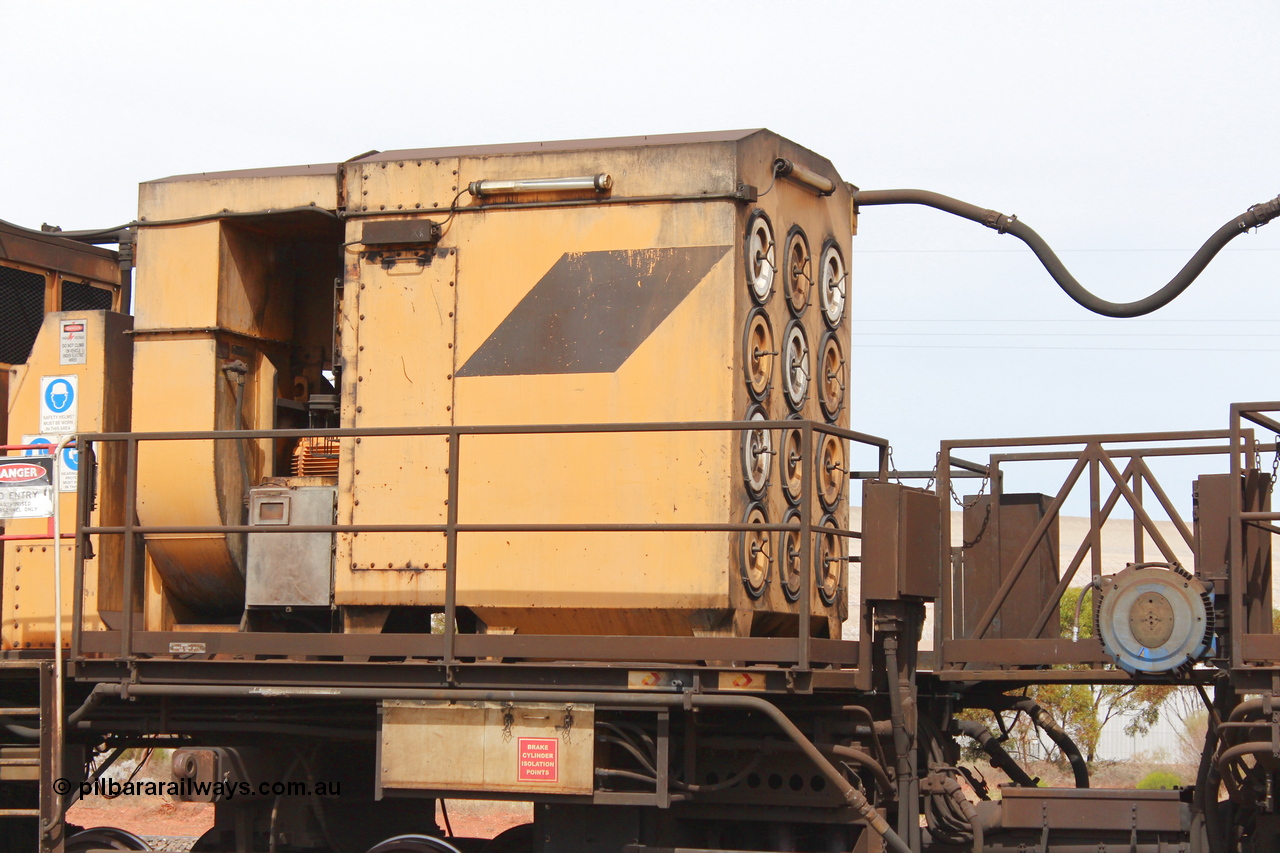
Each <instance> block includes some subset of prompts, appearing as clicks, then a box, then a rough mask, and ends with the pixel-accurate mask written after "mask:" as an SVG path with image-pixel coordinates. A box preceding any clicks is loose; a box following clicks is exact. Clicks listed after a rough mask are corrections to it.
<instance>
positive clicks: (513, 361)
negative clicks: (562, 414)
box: [458, 246, 730, 377]
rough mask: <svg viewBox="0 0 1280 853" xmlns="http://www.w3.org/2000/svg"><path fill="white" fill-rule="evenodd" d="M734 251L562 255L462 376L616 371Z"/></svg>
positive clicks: (461, 370) (469, 362) (725, 248)
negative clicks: (729, 253)
mask: <svg viewBox="0 0 1280 853" xmlns="http://www.w3.org/2000/svg"><path fill="white" fill-rule="evenodd" d="M729 248H730V247H729V246H689V247H680V248H669V249H635V250H626V251H623V250H613V251H604V252H581V253H572V254H569V253H566V254H564V255H561V256H560V259H559V260H558V261H556V263H555V264H554V265H553V266H552V267H551V269H550V270H548V271H547V273H546V274H545V275H544V276H543V277H542V279H541V280H539V281H538V283H537V284H535V285H534V286H533V289H531V290H530V291H529V292H528V293H527V294H526V295H525V297H524V298H523V299H521V300H520V302H519V303H517V304H516V306H515V308H513V309H512V310H511V313H510V314H508V315H507V317H506V319H504V320H503V321H502V322H501V323H500V324H499V325H498V328H497V329H495V330H494V332H493V334H491V335H490V336H489V337H488V339H487V340H485V342H484V343H483V344H481V345H480V348H479V349H477V350H476V351H475V353H474V354H472V356H471V357H470V358H469V359H467V361H466V363H465V364H463V366H462V367H461V368H459V369H458V376H460V377H461V376H521V375H530V374H551V373H613V372H614V371H616V370H617V369H618V368H619V367H621V366H622V363H623V362H625V361H626V360H627V359H628V358H629V357H630V356H631V354H632V353H633V352H635V351H636V349H637V348H639V346H640V345H641V344H642V343H644V342H645V340H647V339H648V337H649V335H651V334H653V332H654V330H655V329H657V328H658V326H660V325H661V324H662V321H664V320H665V319H667V317H668V316H670V314H671V312H672V311H674V310H675V309H676V307H677V306H679V305H680V303H681V302H683V301H684V298H685V297H686V296H688V295H689V294H690V293H691V292H693V289H694V287H696V286H697V284H698V282H700V281H702V279H703V278H704V277H705V276H706V275H707V273H708V272H709V271H710V270H711V268H712V267H713V266H715V264H716V263H717V262H718V261H719V260H720V259H721V258H723V257H724V256H725V254H726V253H728V251H729Z"/></svg>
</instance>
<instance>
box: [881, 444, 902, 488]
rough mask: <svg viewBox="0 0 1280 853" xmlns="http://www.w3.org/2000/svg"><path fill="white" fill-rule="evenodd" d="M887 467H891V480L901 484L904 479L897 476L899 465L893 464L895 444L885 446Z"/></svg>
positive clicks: (889, 475) (889, 474) (889, 476)
mask: <svg viewBox="0 0 1280 853" xmlns="http://www.w3.org/2000/svg"><path fill="white" fill-rule="evenodd" d="M885 467H886V468H888V469H889V473H888V478H889V482H891V483H897V484H898V485H899V486H901V485H902V479H901V478H900V477H897V476H895V475H896V474H897V473H898V466H897V465H894V464H893V445H892V444H890V445H887V446H886V447H885Z"/></svg>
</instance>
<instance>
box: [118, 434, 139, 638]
mask: <svg viewBox="0 0 1280 853" xmlns="http://www.w3.org/2000/svg"><path fill="white" fill-rule="evenodd" d="M137 490H138V439H137V437H136V436H130V437H129V438H127V439H126V440H125V457H124V525H123V526H124V555H123V558H122V562H123V563H124V565H123V566H122V567H121V569H122V572H121V573H122V574H123V575H124V578H123V580H124V584H123V588H122V589H121V592H120V620H121V621H120V656H121V657H122V658H124V659H125V660H128V659H129V658H131V657H133V587H134V581H135V580H136V579H135V578H134V574H135V572H134V563H135V562H137V553H136V552H137V542H135V541H134V540H135V535H134V532H133V529H134V527H135V523H134V519H135V518H136V516H137V511H138V501H137Z"/></svg>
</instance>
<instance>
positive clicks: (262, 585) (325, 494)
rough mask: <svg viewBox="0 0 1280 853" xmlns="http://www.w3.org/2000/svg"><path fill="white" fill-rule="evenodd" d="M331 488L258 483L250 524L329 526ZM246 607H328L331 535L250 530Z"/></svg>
mask: <svg viewBox="0 0 1280 853" xmlns="http://www.w3.org/2000/svg"><path fill="white" fill-rule="evenodd" d="M337 492H338V490H337V488H336V487H334V486H298V487H293V488H290V487H288V486H275V485H273V486H259V487H257V488H254V489H250V490H249V524H251V525H253V526H254V527H297V526H299V525H312V524H333V518H334V506H335V505H336V503H337ZM248 538H249V554H248V567H247V577H246V578H245V605H246V606H248V607H328V606H329V602H330V590H331V589H332V587H333V534H332V533H275V532H271V533H250V534H249V537H248Z"/></svg>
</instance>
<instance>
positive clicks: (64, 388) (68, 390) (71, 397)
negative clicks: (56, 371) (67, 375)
mask: <svg viewBox="0 0 1280 853" xmlns="http://www.w3.org/2000/svg"><path fill="white" fill-rule="evenodd" d="M75 402H76V389H75V386H73V385H72V384H71V383H70V382H68V381H67V380H66V379H64V378H63V377H61V376H60V377H58V378H56V379H54V380H53V381H52V382H50V383H49V384H48V385H46V386H45V387H44V404H45V406H46V407H47V408H48V409H49V411H51V412H53V413H54V414H55V415H60V414H62V413H63V412H67V411H70V410H71V407H72V406H74V405H75Z"/></svg>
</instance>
